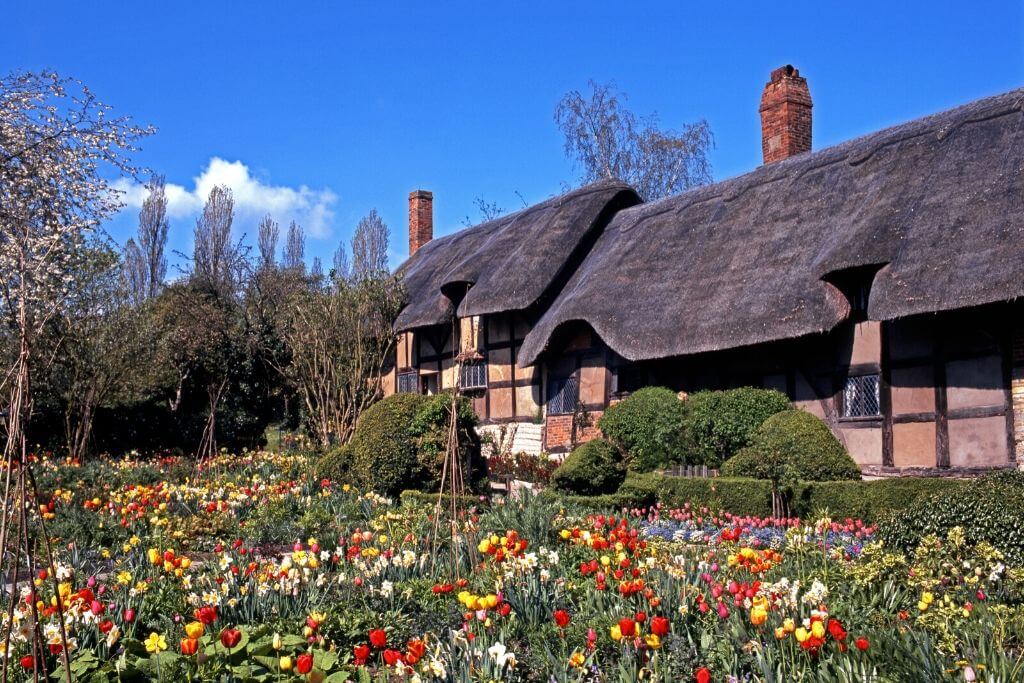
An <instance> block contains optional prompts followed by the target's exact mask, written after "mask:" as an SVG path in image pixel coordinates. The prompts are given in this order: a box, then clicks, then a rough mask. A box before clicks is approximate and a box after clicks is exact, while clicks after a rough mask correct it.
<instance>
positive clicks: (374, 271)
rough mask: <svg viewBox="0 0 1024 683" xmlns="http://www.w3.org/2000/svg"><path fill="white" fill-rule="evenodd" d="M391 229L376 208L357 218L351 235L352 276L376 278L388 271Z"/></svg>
mask: <svg viewBox="0 0 1024 683" xmlns="http://www.w3.org/2000/svg"><path fill="white" fill-rule="evenodd" d="M390 238H391V231H390V230H389V229H388V226H387V224H385V223H384V219H382V218H381V217H380V214H379V213H377V209H370V213H368V214H366V215H365V216H363V217H362V218H361V219H359V223H358V225H356V231H355V234H354V235H353V236H352V277H354V278H356V279H365V278H377V277H380V276H381V275H382V274H384V273H387V272H388V243H389V241H390Z"/></svg>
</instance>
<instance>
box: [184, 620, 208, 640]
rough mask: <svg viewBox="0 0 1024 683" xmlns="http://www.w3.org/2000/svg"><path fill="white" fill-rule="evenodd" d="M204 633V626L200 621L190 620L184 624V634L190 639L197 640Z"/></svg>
mask: <svg viewBox="0 0 1024 683" xmlns="http://www.w3.org/2000/svg"><path fill="white" fill-rule="evenodd" d="M204 633H206V627H205V626H203V622H201V621H191V622H189V623H187V624H185V635H186V636H188V637H189V638H191V639H192V640H199V638H201V637H202V635H203V634H204Z"/></svg>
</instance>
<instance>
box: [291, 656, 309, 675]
mask: <svg viewBox="0 0 1024 683" xmlns="http://www.w3.org/2000/svg"><path fill="white" fill-rule="evenodd" d="M295 670H296V671H298V672H299V673H300V674H303V675H305V674H308V673H309V672H310V671H312V670H313V655H311V654H309V653H308V652H305V653H303V654H301V655H299V657H298V659H296V660H295Z"/></svg>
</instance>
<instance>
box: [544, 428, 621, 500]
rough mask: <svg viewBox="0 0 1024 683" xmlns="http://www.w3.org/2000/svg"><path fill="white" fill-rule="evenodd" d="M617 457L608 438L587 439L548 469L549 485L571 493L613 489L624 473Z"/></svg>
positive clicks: (617, 486) (579, 493)
mask: <svg viewBox="0 0 1024 683" xmlns="http://www.w3.org/2000/svg"><path fill="white" fill-rule="evenodd" d="M617 459H618V453H617V452H616V450H615V446H613V445H612V444H611V443H609V442H608V441H605V440H604V439H592V440H591V441H587V442H586V443H584V444H582V445H580V446H577V447H576V450H574V451H573V452H572V453H570V454H569V457H568V458H566V459H565V462H563V463H562V464H561V465H559V466H558V468H557V469H556V470H555V471H554V472H552V473H551V488H553V489H554V490H556V491H560V492H562V493H568V494H570V495H577V494H578V495H600V494H606V493H614V492H615V490H616V489H618V488H619V485H620V484H622V479H623V477H624V475H625V473H624V472H623V470H622V469H621V468H620V467H619V463H618V462H617Z"/></svg>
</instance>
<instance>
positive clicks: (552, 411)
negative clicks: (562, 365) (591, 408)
mask: <svg viewBox="0 0 1024 683" xmlns="http://www.w3.org/2000/svg"><path fill="white" fill-rule="evenodd" d="M567 386H572V387H573V388H574V389H575V392H574V393H575V395H574V397H573V400H572V405H571V407H570V408H569V409H568V410H566V409H565V400H566V399H565V398H564V397H563V396H562V392H563V391H564V390H565V388H566V387H567ZM555 387H558V389H557V390H555ZM579 402H580V383H579V379H578V377H577V373H575V372H574V373H573V374H571V375H569V376H568V377H557V378H551V379H549V380H548V396H547V403H546V406H545V407H546V408H547V414H548V415H572V414H574V413H575V412H576V406H577V405H579ZM556 406H557V408H558V409H557V410H556Z"/></svg>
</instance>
